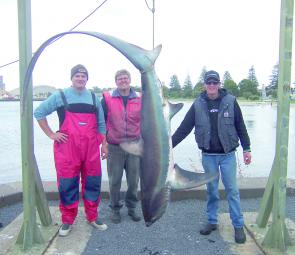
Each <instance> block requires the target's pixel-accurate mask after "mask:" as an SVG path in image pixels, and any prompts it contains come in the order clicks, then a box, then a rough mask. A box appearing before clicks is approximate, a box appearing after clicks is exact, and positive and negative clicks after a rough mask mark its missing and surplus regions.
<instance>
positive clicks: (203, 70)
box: [197, 66, 207, 84]
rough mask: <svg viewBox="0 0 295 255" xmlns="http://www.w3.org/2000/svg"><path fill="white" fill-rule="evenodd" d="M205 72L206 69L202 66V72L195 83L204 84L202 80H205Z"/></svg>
mask: <svg viewBox="0 0 295 255" xmlns="http://www.w3.org/2000/svg"><path fill="white" fill-rule="evenodd" d="M206 72H207V69H206V66H204V67H203V68H202V71H201V74H200V76H199V80H198V82H197V83H202V84H204V78H205V73H206Z"/></svg>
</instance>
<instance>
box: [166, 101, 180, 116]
mask: <svg viewBox="0 0 295 255" xmlns="http://www.w3.org/2000/svg"><path fill="white" fill-rule="evenodd" d="M168 104H169V119H170V120H171V119H172V118H173V116H174V115H175V114H176V113H178V112H179V111H180V110H181V109H182V107H183V103H177V104H173V103H171V102H169V101H168Z"/></svg>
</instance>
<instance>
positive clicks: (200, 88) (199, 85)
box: [193, 81, 204, 98]
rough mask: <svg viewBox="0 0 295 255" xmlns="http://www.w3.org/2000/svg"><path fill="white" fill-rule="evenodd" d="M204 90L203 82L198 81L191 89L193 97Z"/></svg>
mask: <svg viewBox="0 0 295 255" xmlns="http://www.w3.org/2000/svg"><path fill="white" fill-rule="evenodd" d="M203 91H204V82H201V81H199V82H198V83H197V84H196V85H195V87H194V90H193V97H194V98H195V97H198V96H199V95H200V94H201V93H202V92H203Z"/></svg>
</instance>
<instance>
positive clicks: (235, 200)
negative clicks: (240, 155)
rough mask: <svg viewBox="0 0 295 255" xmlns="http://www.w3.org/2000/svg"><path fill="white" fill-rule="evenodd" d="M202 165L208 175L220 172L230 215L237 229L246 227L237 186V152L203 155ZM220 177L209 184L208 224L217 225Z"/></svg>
mask: <svg viewBox="0 0 295 255" xmlns="http://www.w3.org/2000/svg"><path fill="white" fill-rule="evenodd" d="M202 164H203V167H204V170H205V172H206V173H216V172H220V176H221V180H222V182H223V185H224V187H225V192H226V197H227V201H228V204H229V213H230V218H231V221H232V224H233V226H234V227H235V228H241V227H243V226H244V219H243V214H242V212H241V205H240V193H239V189H238V186H237V178H236V173H237V161H236V155H235V152H230V153H227V154H207V153H203V154H202ZM218 184H219V177H218V178H216V179H215V180H214V181H212V182H210V183H208V184H207V199H208V201H207V217H208V222H209V223H211V224H217V213H218V201H219V191H218Z"/></svg>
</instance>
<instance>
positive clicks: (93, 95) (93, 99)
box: [90, 91, 97, 112]
mask: <svg viewBox="0 0 295 255" xmlns="http://www.w3.org/2000/svg"><path fill="white" fill-rule="evenodd" d="M90 92H91V96H92V102H93V106H94V108H95V111H96V112H97V107H96V97H95V94H94V93H93V91H90Z"/></svg>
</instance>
